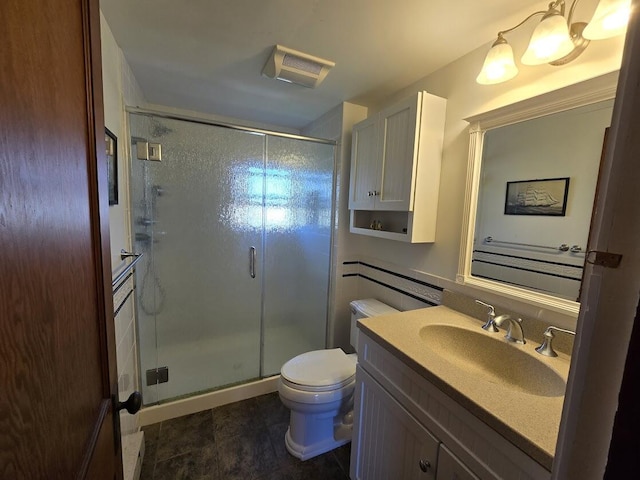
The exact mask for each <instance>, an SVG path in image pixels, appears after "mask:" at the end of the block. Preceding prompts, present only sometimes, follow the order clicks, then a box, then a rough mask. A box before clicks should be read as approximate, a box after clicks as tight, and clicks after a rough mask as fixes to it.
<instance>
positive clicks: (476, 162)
mask: <svg viewBox="0 0 640 480" xmlns="http://www.w3.org/2000/svg"><path fill="white" fill-rule="evenodd" d="M616 82H617V72H614V73H611V74H607V75H604V76H601V77H597V78H595V79H592V80H589V81H586V82H581V83H579V84H575V85H571V86H569V87H565V88H563V89H560V90H556V91H553V92H550V93H547V94H544V95H541V96H538V97H535V98H531V99H527V100H524V101H522V102H518V103H515V104H512V105H509V106H506V107H502V108H499V109H496V110H493V111H490V112H486V113H483V114H480V115H476V116H473V117H469V118H467V119H466V120H467V121H468V122H469V123H470V145H469V164H468V170H467V188H466V196H465V214H464V225H463V235H462V242H461V250H460V260H459V267H458V276H457V282H458V283H464V284H466V285H469V286H472V287H475V288H478V289H481V290H487V291H491V292H492V293H495V294H499V295H502V296H505V297H508V298H512V299H516V300H519V301H524V302H527V303H530V304H533V305H536V306H539V307H542V308H547V309H551V310H554V311H557V312H560V313H564V314H568V315H572V316H577V314H578V310H579V307H580V305H579V303H578V297H579V292H580V285H581V281H582V270H583V266H584V262H585V256H586V252H587V240H588V235H589V227H590V223H591V216H592V209H593V204H594V198H595V194H596V186H597V180H598V172H599V168H600V161H601V157H602V154H603V143H604V139H605V131H606V128H607V127H608V126H609V124H610V122H611V115H612V111H613V102H614V96H615V88H616Z"/></svg>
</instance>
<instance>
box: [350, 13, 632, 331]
mask: <svg viewBox="0 0 640 480" xmlns="http://www.w3.org/2000/svg"><path fill="white" fill-rule="evenodd" d="M505 28H506V27H505ZM531 28H533V26H532V27H531ZM516 33H518V32H516ZM528 35H530V30H528V29H527V28H525V27H523V28H522V29H521V32H519V33H518V34H517V35H516V34H515V33H514V34H513V35H512V36H510V37H509V41H510V43H511V45H512V46H513V49H514V52H516V56H517V55H518V52H520V55H521V52H524V50H525V43H526V41H527V38H526V37H527V36H528ZM623 43H624V39H623V38H622V37H617V38H614V39H609V40H602V41H597V42H592V43H591V45H590V46H589V47H588V48H587V50H586V51H585V52H584V53H583V54H582V56H580V57H579V58H578V59H577V60H575V61H573V62H572V63H570V64H568V65H565V66H563V67H553V66H550V65H541V66H535V67H533V66H532V67H526V66H521V67H520V74H519V75H518V76H517V77H516V78H514V79H512V80H511V81H509V82H507V83H503V84H498V85H492V86H483V85H479V84H477V83H476V81H475V78H476V76H477V74H478V72H479V70H480V67H481V66H482V63H483V61H484V57H485V55H486V53H487V51H488V48H489V46H490V44H487V45H486V46H484V47H482V48H479V49H476V50H474V51H472V52H470V53H468V54H467V55H465V56H464V57H461V58H460V59H458V60H456V61H454V62H453V63H451V64H449V65H447V66H446V67H444V68H442V69H441V70H438V71H437V72H435V73H433V74H431V75H429V76H427V77H425V78H423V79H421V80H419V81H417V82H415V83H414V84H412V85H410V86H408V87H407V88H405V89H403V90H401V91H399V92H397V93H396V94H395V95H393V96H392V97H390V98H389V99H387V101H385V102H384V103H382V104H379V105H370V106H369V107H370V109H369V112H370V114H371V113H375V112H377V111H379V110H381V109H382V108H384V107H385V106H387V105H390V104H392V103H394V102H396V101H398V100H400V99H402V98H405V97H408V96H409V95H412V94H413V93H415V92H416V91H419V90H426V91H428V92H429V93H433V94H435V95H438V96H442V97H444V98H446V99H447V118H446V125H445V136H444V151H443V158H442V172H441V180H440V182H441V184H440V196H439V205H438V221H437V230H436V241H435V243H434V244H418V245H406V244H402V243H400V242H393V241H389V240H384V239H378V238H374V237H366V236H358V235H351V236H350V238H349V244H348V246H347V249H348V251H349V252H351V253H353V254H354V255H364V256H368V257H371V258H375V259H377V260H379V261H382V262H389V263H392V264H395V265H398V266H399V267H402V268H410V269H412V270H415V271H418V272H425V273H427V274H429V275H431V276H434V277H437V278H440V279H442V280H443V284H444V286H448V287H449V288H451V287H452V286H453V287H455V285H452V282H454V281H455V277H456V272H457V268H458V254H459V249H460V239H461V232H462V218H463V207H464V196H465V195H464V194H465V181H466V173H467V160H468V148H469V133H468V123H467V122H466V121H465V120H464V119H465V118H468V117H470V116H472V115H476V114H479V113H482V112H485V111H489V110H493V109H495V108H498V107H501V106H505V105H508V104H511V103H515V102H517V101H520V100H524V99H527V98H531V97H534V96H536V95H540V94H542V93H546V92H549V91H552V90H556V89H558V88H561V87H564V86H567V85H570V84H574V83H577V82H580V81H583V80H587V79H589V78H593V77H596V76H599V75H603V74H605V73H609V72H613V71H616V70H618V69H619V68H620V62H621V54H622V46H623ZM482 295H484V294H482ZM536 315H537V316H538V317H544V312H540V313H538V314H536ZM564 321H565V322H568V321H569V322H573V323H574V325H573V326H575V319H570V318H567V319H564ZM567 326H570V325H567Z"/></svg>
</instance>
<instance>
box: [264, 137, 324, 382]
mask: <svg viewBox="0 0 640 480" xmlns="http://www.w3.org/2000/svg"><path fill="white" fill-rule="evenodd" d="M266 140H267V149H266V150H267V158H266V168H265V214H264V216H265V239H264V240H265V250H264V275H265V278H264V293H263V295H264V300H263V301H264V307H263V353H262V362H263V366H262V368H263V371H262V374H263V376H268V375H272V374H276V373H280V368H281V367H282V365H283V364H284V363H285V362H286V361H287V360H289V359H290V358H293V357H294V356H296V355H298V354H300V353H303V352H308V351H310V350H317V349H321V348H325V345H326V326H327V306H328V301H327V298H328V291H329V268H330V265H331V218H332V215H331V211H332V192H333V171H334V146H333V145H328V144H324V143H316V142H311V141H304V140H297V139H291V138H286V137H274V136H267V139H266Z"/></svg>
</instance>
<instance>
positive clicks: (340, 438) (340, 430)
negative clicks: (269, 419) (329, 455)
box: [284, 424, 353, 461]
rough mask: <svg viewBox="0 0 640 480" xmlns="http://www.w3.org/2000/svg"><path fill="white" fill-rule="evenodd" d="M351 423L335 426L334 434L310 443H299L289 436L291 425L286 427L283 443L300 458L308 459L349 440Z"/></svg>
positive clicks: (291, 452)
mask: <svg viewBox="0 0 640 480" xmlns="http://www.w3.org/2000/svg"><path fill="white" fill-rule="evenodd" d="M352 430H353V425H344V424H340V425H338V426H337V427H336V428H335V431H334V435H333V436H331V437H329V438H324V439H323V440H321V441H318V442H316V443H314V444H312V445H300V444H298V443H296V442H295V441H293V439H292V438H291V427H289V428H287V433H286V434H285V436H284V445H285V447H286V448H287V451H288V452H289V453H290V454H291V455H293V456H294V457H296V458H299V459H300V460H302V461H304V460H309V459H310V458H313V457H317V456H318V455H321V454H323V453H326V452H329V451H331V450H333V449H335V448H338V447H341V446H342V445H345V444H347V443H349V442H350V441H351V432H352Z"/></svg>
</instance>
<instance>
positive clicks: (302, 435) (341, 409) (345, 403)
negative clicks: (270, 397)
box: [278, 298, 398, 460]
mask: <svg viewBox="0 0 640 480" xmlns="http://www.w3.org/2000/svg"><path fill="white" fill-rule="evenodd" d="M350 305H351V345H352V346H353V347H354V348H356V347H357V344H358V328H357V327H356V322H357V321H358V319H359V318H368V317H375V316H377V315H385V314H389V313H395V312H398V310H396V309H395V308H392V307H390V306H389V305H386V304H384V303H382V302H380V301H378V300H375V299H372V298H369V299H366V300H354V301H353V302H351V304H350ZM355 377H356V354H355V353H352V354H346V353H344V351H342V350H341V349H340V348H334V349H327V350H314V351H312V352H307V353H303V354H301V355H298V356H297V357H294V358H292V359H291V360H289V361H288V362H287V363H285V364H284V365H283V366H282V369H281V370H280V380H279V382H278V392H279V394H280V399H281V400H282V403H283V404H284V405H285V406H286V407H287V408H289V409H290V410H291V418H290V420H289V428H288V430H287V433H286V435H285V445H286V447H287V450H288V451H289V453H291V455H293V456H294V457H297V458H299V459H300V460H307V459H309V458H312V457H315V456H316V455H320V454H321V453H325V452H328V451H329V450H333V449H334V448H337V447H339V446H340V445H344V444H345V443H347V442H350V441H351V430H352V427H353V392H354V390H355V386H356V378H355Z"/></svg>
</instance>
